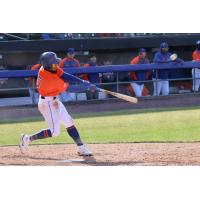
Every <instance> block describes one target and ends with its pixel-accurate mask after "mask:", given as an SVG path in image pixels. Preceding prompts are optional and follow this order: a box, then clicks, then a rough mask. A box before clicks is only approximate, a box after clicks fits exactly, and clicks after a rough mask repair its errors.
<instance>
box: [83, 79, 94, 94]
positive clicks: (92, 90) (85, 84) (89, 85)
mask: <svg viewBox="0 0 200 200" xmlns="http://www.w3.org/2000/svg"><path fill="white" fill-rule="evenodd" d="M83 85H84V86H85V87H86V88H87V90H89V91H91V92H95V91H96V89H97V88H96V85H94V84H91V83H90V82H89V81H84V82H83Z"/></svg>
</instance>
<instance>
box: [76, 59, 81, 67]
mask: <svg viewBox="0 0 200 200" xmlns="http://www.w3.org/2000/svg"><path fill="white" fill-rule="evenodd" d="M74 60H75V61H76V67H80V66H81V65H80V63H79V61H78V60H77V59H74Z"/></svg>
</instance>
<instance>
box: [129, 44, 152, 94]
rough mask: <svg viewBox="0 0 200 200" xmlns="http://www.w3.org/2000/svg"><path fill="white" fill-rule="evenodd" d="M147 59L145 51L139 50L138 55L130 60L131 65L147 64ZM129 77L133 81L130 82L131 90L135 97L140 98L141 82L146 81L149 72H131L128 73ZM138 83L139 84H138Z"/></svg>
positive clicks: (142, 86) (142, 84)
mask: <svg viewBox="0 0 200 200" xmlns="http://www.w3.org/2000/svg"><path fill="white" fill-rule="evenodd" d="M148 63H150V62H149V59H148V58H147V52H146V49H144V48H141V49H140V50H139V55H138V56H136V57H134V58H133V59H132V60H131V64H132V65H135V64H148ZM130 77H131V79H132V80H133V81H132V82H131V87H132V88H133V90H134V92H135V95H136V97H141V96H142V91H143V88H144V82H141V81H145V80H147V79H148V77H149V71H147V70H140V71H136V72H131V73H130ZM138 81H140V82H138Z"/></svg>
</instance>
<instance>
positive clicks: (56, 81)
mask: <svg viewBox="0 0 200 200" xmlns="http://www.w3.org/2000/svg"><path fill="white" fill-rule="evenodd" d="M40 60H41V64H42V66H41V68H40V70H39V72H38V78H37V88H38V91H39V94H40V97H39V102H38V109H39V111H40V112H41V114H42V115H43V117H44V119H45V121H46V122H47V124H48V129H45V130H40V131H39V132H37V133H36V134H34V135H26V134H23V135H22V136H21V139H20V150H21V152H22V153H25V152H26V151H27V149H28V145H29V144H30V143H31V142H32V141H35V140H38V139H43V138H48V137H54V136H57V135H59V134H60V125H61V123H62V124H64V125H65V127H66V130H67V132H68V134H69V135H70V137H71V138H72V139H73V140H74V142H75V143H76V145H77V148H78V154H79V155H82V156H91V155H92V153H91V151H90V150H89V149H88V148H87V147H86V145H85V144H84V143H83V142H82V140H81V138H80V135H79V133H78V131H77V129H76V127H75V124H74V121H73V119H72V117H71V116H70V115H69V113H68V112H67V110H66V109H65V107H64V105H63V104H62V103H61V101H60V100H59V98H58V95H59V94H60V93H61V92H64V91H65V90H70V89H71V90H73V91H74V92H80V91H82V90H91V91H95V90H96V86H95V85H93V84H91V83H89V82H88V81H84V80H82V79H79V78H77V77H75V76H73V75H70V74H68V73H65V72H64V71H63V70H62V69H61V68H60V67H59V58H58V57H57V55H56V54H55V53H54V52H44V53H43V54H42V55H41V57H40ZM70 83H79V84H80V85H79V86H78V87H77V85H76V86H73V85H72V86H70V85H69V84H70ZM70 87H71V88H70Z"/></svg>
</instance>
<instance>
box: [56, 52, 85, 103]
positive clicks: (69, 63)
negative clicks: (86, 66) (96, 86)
mask: <svg viewBox="0 0 200 200" xmlns="http://www.w3.org/2000/svg"><path fill="white" fill-rule="evenodd" d="M74 57H75V50H74V48H68V49H67V56H66V57H65V58H63V59H62V60H61V61H60V63H59V67H61V68H63V69H66V68H71V67H80V63H79V61H78V60H77V59H75V58H74ZM80 78H81V77H80ZM60 96H61V99H62V102H66V101H74V100H75V99H76V97H75V93H70V92H64V93H61V95H60Z"/></svg>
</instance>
